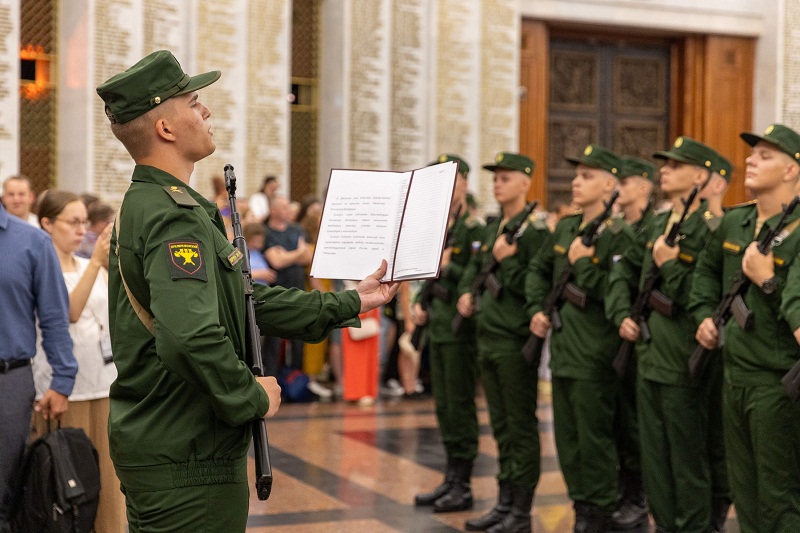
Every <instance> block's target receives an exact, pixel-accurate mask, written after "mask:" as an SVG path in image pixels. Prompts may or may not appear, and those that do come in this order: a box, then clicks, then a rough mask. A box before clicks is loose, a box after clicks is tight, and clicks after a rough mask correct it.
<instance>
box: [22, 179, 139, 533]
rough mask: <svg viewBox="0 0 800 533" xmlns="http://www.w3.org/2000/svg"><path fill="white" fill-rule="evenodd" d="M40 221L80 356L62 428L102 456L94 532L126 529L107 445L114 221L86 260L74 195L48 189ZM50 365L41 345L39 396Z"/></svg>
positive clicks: (81, 211) (82, 212)
mask: <svg viewBox="0 0 800 533" xmlns="http://www.w3.org/2000/svg"><path fill="white" fill-rule="evenodd" d="M39 223H40V224H41V227H42V229H43V230H44V231H46V232H47V233H48V234H49V235H50V237H51V238H52V241H53V247H54V248H55V250H56V255H57V256H58V261H59V263H60V264H61V272H62V273H63V275H64V282H65V283H66V285H67V291H68V292H69V321H70V326H69V332H70V336H71V337H72V342H73V345H74V353H75V359H77V360H78V376H77V378H76V380H75V388H74V389H73V391H72V395H71V396H70V397H69V406H70V408H69V411H68V412H67V413H66V414H65V415H64V416H63V417H62V418H61V423H62V425H63V426H69V427H79V428H82V429H83V430H84V431H85V432H86V434H87V435H88V436H89V439H90V440H91V441H92V444H94V446H95V448H97V452H98V455H99V458H100V486H101V489H100V500H99V506H98V509H97V516H96V518H95V524H94V526H95V531H96V532H98V533H102V532H113V533H120V532H123V531H125V527H126V518H125V500H124V497H123V495H122V493H121V492H120V489H119V481H118V480H117V477H116V474H115V473H114V466H113V464H112V463H111V457H110V455H109V449H108V409H109V403H108V392H109V387H110V386H111V382H112V381H114V379H115V378H116V377H117V370H116V367H115V366H114V364H113V360H112V355H111V339H110V336H109V332H108V271H107V270H106V269H107V267H108V249H109V240H110V236H111V228H112V224H109V225H108V226H106V228H105V230H103V231H102V232H101V233H100V235H99V236H98V238H97V242H96V244H95V248H94V251H93V252H92V255H91V257H90V258H89V259H84V258H82V257H78V256H76V255H75V252H76V251H77V249H78V247H79V246H80V244H81V241H82V240H83V237H84V234H85V233H86V230H87V227H88V217H87V213H86V207H85V206H84V203H83V202H82V201H81V199H80V197H78V195H76V194H73V193H71V192H68V191H60V190H55V189H54V190H50V191H48V192H47V194H45V195H44V196H43V197H42V199H41V201H40V202H39ZM50 372H51V370H50V366H49V365H48V364H47V359H46V357H45V355H44V352H43V351H42V350H41V349H39V350H38V353H37V354H36V357H35V358H34V361H33V376H34V383H35V384H36V392H37V397H39V396H41V394H42V393H43V392H44V390H45V388H46V387H47V384H48V383H50ZM34 423H35V426H36V430H37V433H38V434H39V435H41V434H43V433H45V432H46V422H45V420H44V418H43V417H42V416H41V415H40V414H39V413H36V414H35V415H34Z"/></svg>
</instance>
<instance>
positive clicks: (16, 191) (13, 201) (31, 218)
mask: <svg viewBox="0 0 800 533" xmlns="http://www.w3.org/2000/svg"><path fill="white" fill-rule="evenodd" d="M2 200H3V205H4V206H5V208H6V211H8V212H9V213H10V214H12V215H14V216H15V217H18V218H21V219H22V220H24V221H25V222H27V223H28V224H30V225H31V226H36V227H37V228H38V227H39V221H38V220H37V218H36V215H35V214H34V213H33V212H32V209H33V204H35V203H36V194H35V193H34V192H33V182H32V181H31V179H30V178H29V177H28V176H26V175H24V174H17V175H16V176H11V177H9V178H7V179H6V181H4V182H3V198H2Z"/></svg>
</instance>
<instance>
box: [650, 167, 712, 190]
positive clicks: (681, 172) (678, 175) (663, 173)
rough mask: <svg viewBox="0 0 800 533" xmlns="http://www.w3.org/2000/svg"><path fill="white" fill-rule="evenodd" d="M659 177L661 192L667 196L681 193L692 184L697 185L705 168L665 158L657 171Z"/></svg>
mask: <svg viewBox="0 0 800 533" xmlns="http://www.w3.org/2000/svg"><path fill="white" fill-rule="evenodd" d="M658 172H659V176H660V178H661V192H663V193H664V194H666V195H667V196H671V195H675V194H682V193H684V192H686V191H688V190H691V188H692V187H693V186H694V185H699V184H698V181H702V175H703V174H705V172H706V171H705V169H703V168H702V167H699V166H697V165H690V164H688V163H681V162H680V161H675V160H674V159H667V160H666V162H665V163H664V164H663V165H662V166H661V169H660V170H659V171H658Z"/></svg>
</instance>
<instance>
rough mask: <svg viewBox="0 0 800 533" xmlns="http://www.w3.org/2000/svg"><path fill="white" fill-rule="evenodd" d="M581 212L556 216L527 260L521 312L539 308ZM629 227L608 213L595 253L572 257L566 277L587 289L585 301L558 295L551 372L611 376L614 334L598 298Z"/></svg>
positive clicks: (624, 244) (567, 375)
mask: <svg viewBox="0 0 800 533" xmlns="http://www.w3.org/2000/svg"><path fill="white" fill-rule="evenodd" d="M581 220H582V215H580V214H577V215H572V216H568V217H564V218H563V219H561V220H560V221H559V223H558V225H557V226H556V230H555V232H554V233H553V235H552V237H551V238H550V241H549V243H548V244H547V246H545V248H543V250H542V253H540V254H539V255H538V256H537V257H536V258H534V260H533V261H531V264H530V268H529V271H528V277H527V279H526V281H525V296H526V300H527V316H528V317H529V318H530V317H532V316H533V315H535V314H536V313H538V312H539V311H541V310H542V302H543V301H544V299H545V298H546V297H547V294H548V293H549V292H550V289H551V288H552V286H553V285H554V284H555V282H556V280H557V279H558V277H559V276H560V274H561V271H562V270H563V269H564V268H565V267H566V266H567V265H568V264H569V261H568V259H567V253H568V252H569V247H570V245H571V244H572V242H573V241H574V240H575V238H576V237H577V236H579V235H582V230H581V228H580V225H581ZM633 237H634V236H633V230H632V229H631V227H630V226H629V225H628V224H627V223H626V222H625V221H624V220H622V219H621V218H619V217H613V218H610V219H608V220H607V221H606V222H605V223H604V225H603V226H602V234H601V235H600V236H599V237H598V239H597V241H596V242H595V255H594V256H593V257H582V258H580V259H578V260H577V261H576V262H575V264H574V265H572V267H573V271H574V274H573V276H572V282H573V283H574V284H575V285H577V287H578V288H579V289H581V290H582V291H584V292H585V293H586V294H587V296H588V297H587V302H586V307H585V308H584V309H580V308H579V307H577V306H575V305H573V304H572V303H570V302H567V301H564V303H563V305H562V306H561V309H560V313H561V322H562V323H563V325H564V327H563V329H562V330H561V331H557V332H556V331H554V332H553V335H552V338H551V348H550V352H551V361H550V369H551V371H552V372H553V375H554V376H556V377H564V378H573V379H587V380H613V379H616V375H615V374H614V370H613V368H612V366H611V361H612V360H613V359H614V355H615V354H616V351H617V348H618V346H619V342H620V338H619V333H618V330H617V329H616V328H615V327H614V324H613V323H611V322H610V321H608V320H607V319H606V316H605V309H604V304H603V299H604V297H605V294H606V287H607V285H608V276H609V273H610V272H611V267H612V266H613V265H614V263H615V261H617V260H618V259H619V258H620V257H621V256H622V253H623V252H624V251H625V250H626V249H627V248H628V246H629V245H630V244H631V242H632V241H633Z"/></svg>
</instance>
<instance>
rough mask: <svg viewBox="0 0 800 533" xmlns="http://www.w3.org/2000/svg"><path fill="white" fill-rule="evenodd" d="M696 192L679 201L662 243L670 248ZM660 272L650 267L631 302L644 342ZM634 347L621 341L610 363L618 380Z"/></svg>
mask: <svg viewBox="0 0 800 533" xmlns="http://www.w3.org/2000/svg"><path fill="white" fill-rule="evenodd" d="M697 192H698V189H697V187H696V186H695V187H693V188H692V192H690V193H689V197H688V198H686V199H685V200H684V199H681V202H682V203H683V213H682V214H681V218H680V220H678V222H676V223H675V224H673V225H672V227H671V228H670V230H669V233H668V234H667V236H666V237H665V238H664V242H665V243H666V245H667V246H669V247H670V248H672V247H674V246H675V243H676V242H678V236H679V235H680V231H681V226H682V225H683V222H684V221H685V220H686V217H687V216H688V215H689V208H690V207H691V205H692V203H694V199H695V198H696V197H697ZM660 271H661V269H660V268H659V267H658V266H657V265H656V264H655V263H652V264H651V265H650V269H649V270H648V271H647V274H646V275H645V278H644V283H643V284H642V290H641V291H639V294H638V295H637V296H636V300H635V301H634V302H633V306H631V314H630V318H631V320H633V321H634V322H636V323H637V324H638V325H639V330H640V331H641V336H642V340H643V341H645V342H649V341H650V328H649V327H647V317H648V316H650V310H651V309H652V305H651V303H650V298H651V296H652V295H653V291H655V288H656V282H658V278H659V274H660ZM635 345H636V342H635V341H629V340H623V341H622V344H621V345H620V347H619V351H618V352H617V356H616V357H615V358H614V362H613V363H612V364H613V366H614V370H615V371H616V372H617V376H618V377H619V378H622V377H623V376H625V372H627V370H628V362H629V361H630V358H631V353H632V352H633V347H634V346H635Z"/></svg>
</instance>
